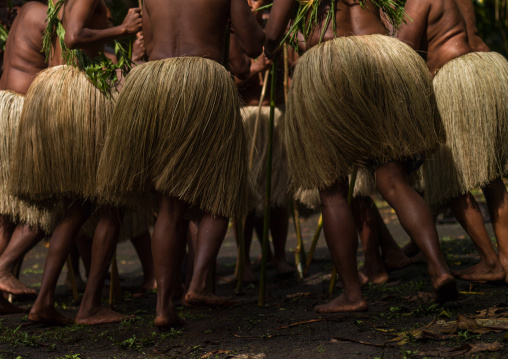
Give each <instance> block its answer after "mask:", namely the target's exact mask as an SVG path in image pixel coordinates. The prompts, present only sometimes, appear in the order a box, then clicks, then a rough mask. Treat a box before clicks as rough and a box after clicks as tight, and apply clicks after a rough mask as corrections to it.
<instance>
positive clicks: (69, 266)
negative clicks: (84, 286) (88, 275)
mask: <svg viewBox="0 0 508 359" xmlns="http://www.w3.org/2000/svg"><path fill="white" fill-rule="evenodd" d="M67 272H69V279H70V280H71V286H72V297H73V298H74V302H75V303H78V302H79V294H78V286H77V285H76V274H75V273H74V267H73V266H72V258H71V256H70V255H68V256H67Z"/></svg>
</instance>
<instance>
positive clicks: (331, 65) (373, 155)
mask: <svg viewBox="0 0 508 359" xmlns="http://www.w3.org/2000/svg"><path fill="white" fill-rule="evenodd" d="M284 123H285V135H286V144H287V151H288V162H289V166H290V170H291V173H292V176H293V179H292V182H293V183H292V185H293V187H294V188H302V189H312V188H318V189H322V188H326V187H329V186H331V185H332V184H333V183H335V182H336V181H337V180H338V179H340V178H343V177H344V176H347V175H348V174H350V173H351V171H352V169H353V168H355V167H365V166H367V164H368V162H372V161H374V162H376V163H379V164H383V163H386V162H389V161H393V160H398V159H402V158H404V157H410V156H413V155H415V154H422V153H423V154H425V153H428V152H430V151H433V150H435V149H436V148H437V147H438V145H439V143H440V142H442V141H443V140H444V131H443V129H442V124H441V120H440V118H439V114H438V111H437V109H436V102H435V97H434V94H433V91H432V82H431V78H430V74H429V70H428V68H427V65H426V64H425V61H423V60H422V59H421V57H420V56H419V55H418V54H417V53H416V52H415V51H413V50H412V49H411V48H409V47H408V46H407V45H405V44H404V43H402V42H401V41H399V40H397V39H394V38H390V37H388V36H383V35H367V36H351V37H340V38H336V39H334V40H331V41H327V42H325V43H322V44H320V45H318V46H315V47H314V48H312V49H310V50H309V51H308V52H306V53H305V54H304V55H303V56H302V57H301V59H300V61H299V63H298V64H297V66H296V69H295V73H294V76H293V82H292V85H291V88H290V91H289V97H288V104H287V114H286V120H285V121H284Z"/></svg>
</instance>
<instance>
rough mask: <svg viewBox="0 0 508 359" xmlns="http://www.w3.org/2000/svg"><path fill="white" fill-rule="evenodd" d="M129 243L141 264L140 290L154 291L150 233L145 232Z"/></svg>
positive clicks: (155, 284) (155, 285)
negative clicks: (141, 280) (141, 282)
mask: <svg viewBox="0 0 508 359" xmlns="http://www.w3.org/2000/svg"><path fill="white" fill-rule="evenodd" d="M131 243H132V245H133V246H134V249H136V253H137V254H138V257H139V261H140V262H141V268H142V269H143V284H141V288H142V289H144V290H153V289H156V288H157V282H156V281H155V272H154V269H153V257H152V248H151V247H152V237H151V236H150V232H149V231H148V230H146V231H145V232H144V233H142V234H141V235H139V236H137V237H133V238H131Z"/></svg>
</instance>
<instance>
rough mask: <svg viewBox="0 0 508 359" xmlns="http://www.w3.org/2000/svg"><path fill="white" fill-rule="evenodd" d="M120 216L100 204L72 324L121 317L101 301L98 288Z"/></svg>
mask: <svg viewBox="0 0 508 359" xmlns="http://www.w3.org/2000/svg"><path fill="white" fill-rule="evenodd" d="M120 228H121V217H120V214H119V213H118V210H117V209H116V208H111V207H103V208H101V210H100V218H99V222H98V223H97V227H96V228H95V234H94V239H93V242H92V261H91V263H90V274H89V276H88V281H87V284H86V288H85V292H84V293H83V299H82V300H81V306H80V307H79V311H78V314H77V315H76V323H78V324H85V325H95V324H105V323H117V322H121V321H122V320H123V319H124V318H125V316H124V315H123V314H120V313H117V312H115V311H112V310H110V309H106V308H104V307H103V306H102V304H101V295H102V289H103V287H104V281H105V279H106V275H107V274H108V269H109V266H110V264H111V258H113V254H114V253H115V250H116V244H117V242H118V237H119V235H120Z"/></svg>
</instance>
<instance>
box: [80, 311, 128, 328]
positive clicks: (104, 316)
mask: <svg viewBox="0 0 508 359" xmlns="http://www.w3.org/2000/svg"><path fill="white" fill-rule="evenodd" d="M128 317H129V316H127V315H124V314H120V313H118V312H115V311H114V310H111V309H107V308H104V307H100V308H97V309H96V310H93V314H92V313H87V314H85V313H81V310H80V312H78V315H77V316H76V324H84V325H97V324H108V323H119V322H121V321H122V320H124V319H126V318H128Z"/></svg>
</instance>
